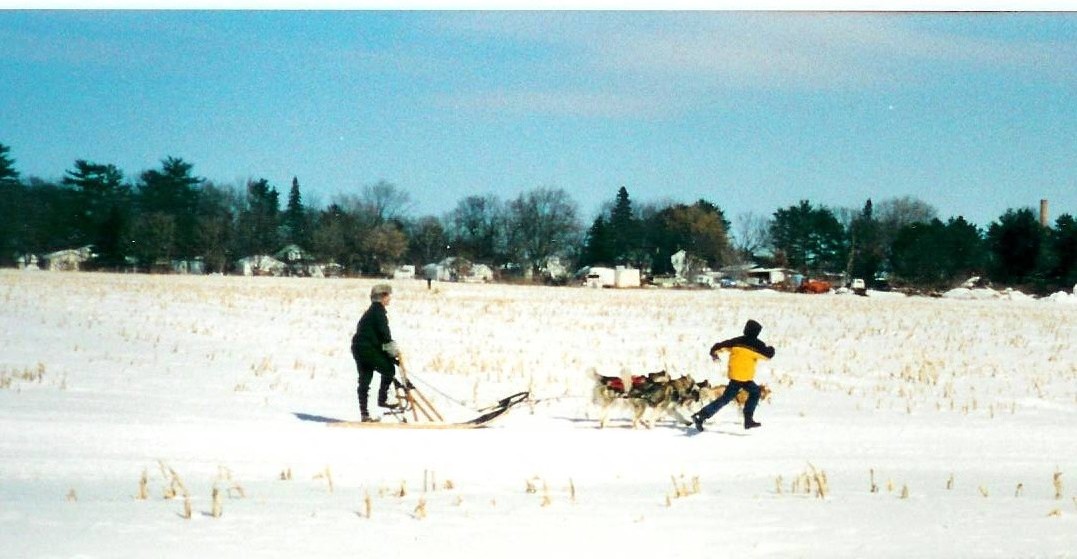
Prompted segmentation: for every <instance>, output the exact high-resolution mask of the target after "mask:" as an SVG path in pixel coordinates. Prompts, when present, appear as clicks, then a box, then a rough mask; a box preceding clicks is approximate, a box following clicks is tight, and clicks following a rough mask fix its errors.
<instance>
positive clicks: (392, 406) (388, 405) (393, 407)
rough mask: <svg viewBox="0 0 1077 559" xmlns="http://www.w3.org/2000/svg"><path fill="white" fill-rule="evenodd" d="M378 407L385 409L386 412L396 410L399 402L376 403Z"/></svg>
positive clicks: (398, 407)
mask: <svg viewBox="0 0 1077 559" xmlns="http://www.w3.org/2000/svg"><path fill="white" fill-rule="evenodd" d="M378 407H379V408H385V409H388V410H398V409H400V407H401V406H400V402H391V403H390V402H378Z"/></svg>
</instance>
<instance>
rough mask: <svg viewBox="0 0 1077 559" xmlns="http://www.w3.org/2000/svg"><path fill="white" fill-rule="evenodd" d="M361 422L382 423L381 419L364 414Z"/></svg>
mask: <svg viewBox="0 0 1077 559" xmlns="http://www.w3.org/2000/svg"><path fill="white" fill-rule="evenodd" d="M359 421H360V422H362V423H377V422H379V421H381V419H378V418H373V417H370V416H369V415H367V414H365V413H364V414H363V417H362V418H360V419H359Z"/></svg>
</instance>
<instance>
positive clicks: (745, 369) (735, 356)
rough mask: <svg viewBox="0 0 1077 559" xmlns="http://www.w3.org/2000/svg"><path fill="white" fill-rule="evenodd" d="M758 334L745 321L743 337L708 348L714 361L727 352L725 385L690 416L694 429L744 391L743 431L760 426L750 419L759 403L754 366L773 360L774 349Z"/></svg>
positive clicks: (751, 322) (759, 328)
mask: <svg viewBox="0 0 1077 559" xmlns="http://www.w3.org/2000/svg"><path fill="white" fill-rule="evenodd" d="M762 331H763V326H762V325H761V324H759V323H758V322H756V321H754V320H749V321H748V322H747V323H746V324H745V325H744V335H743V336H737V337H736V338H730V339H728V340H724V341H721V342H718V343H716V344H714V345H713V346H711V351H710V353H711V359H714V360H717V359H718V355H719V354H722V353H729V366H728V375H729V384H727V385H726V388H725V391H724V392H722V395H721V396H719V397H718V399H717V400H715V401H713V402H711V403H709V404H707V405H706V406H704V407H703V409H701V410H699V412H697V413H695V414H692V422H693V423H695V426H696V429H698V430H700V431H702V430H703V423H704V422H705V421H707V419H709V418H710V417H711V416H712V415H714V414H716V413H718V410H720V409H722V407H723V406H725V405H726V404H728V403H729V402H731V401H733V398H736V397H737V393H738V392H740V391H741V390H745V391H747V392H748V401H747V402H745V403H744V428H745V429H753V428H755V427H761V426H762V423H758V422H756V421H755V417H754V416H755V407H756V405H758V404H759V385H758V384H756V383H755V366H756V364H757V363H758V362H759V361H761V360H763V359H770V358H772V357H774V348H773V347H771V346H768V345H767V344H765V343H763V341H762V340H760V339H759V333H760V332H762Z"/></svg>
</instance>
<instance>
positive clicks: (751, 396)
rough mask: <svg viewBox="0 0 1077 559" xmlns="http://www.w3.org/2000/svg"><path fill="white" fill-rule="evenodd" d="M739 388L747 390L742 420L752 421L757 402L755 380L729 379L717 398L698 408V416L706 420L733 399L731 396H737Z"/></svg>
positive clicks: (757, 392) (757, 391)
mask: <svg viewBox="0 0 1077 559" xmlns="http://www.w3.org/2000/svg"><path fill="white" fill-rule="evenodd" d="M741 390H746V391H748V401H747V402H745V403H744V420H745V421H752V420H753V416H754V415H755V406H756V405H758V404H759V385H758V384H756V383H755V381H751V380H749V381H747V382H741V381H739V380H731V381H729V384H727V385H726V387H725V392H722V395H721V396H719V397H718V399H717V400H715V401H713V402H711V403H709V404H707V405H706V406H703V409H701V410H699V416H700V417H702V418H703V420H704V421H706V420H707V419H708V418H710V416H712V415H714V414H716V413H718V410H720V409H722V407H723V406H725V405H726V404H728V403H729V402H732V401H733V398H736V397H737V393H738V392H740V391H741Z"/></svg>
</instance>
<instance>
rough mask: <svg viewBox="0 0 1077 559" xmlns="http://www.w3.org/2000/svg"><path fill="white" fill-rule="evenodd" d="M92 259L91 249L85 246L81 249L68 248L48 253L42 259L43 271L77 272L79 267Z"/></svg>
mask: <svg viewBox="0 0 1077 559" xmlns="http://www.w3.org/2000/svg"><path fill="white" fill-rule="evenodd" d="M93 257H94V253H93V248H92V247H91V246H89V245H87V246H84V247H82V248H69V249H65V250H58V251H56V252H50V253H49V254H46V255H45V256H44V257H42V259H43V260H44V261H45V269H46V270H49V271H50V272H77V271H79V267H80V266H82V265H83V264H85V263H86V262H88V261H89V260H90V259H92V258H93Z"/></svg>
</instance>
